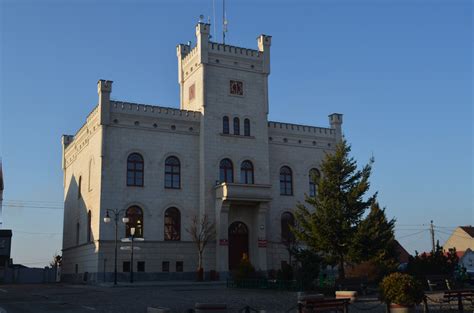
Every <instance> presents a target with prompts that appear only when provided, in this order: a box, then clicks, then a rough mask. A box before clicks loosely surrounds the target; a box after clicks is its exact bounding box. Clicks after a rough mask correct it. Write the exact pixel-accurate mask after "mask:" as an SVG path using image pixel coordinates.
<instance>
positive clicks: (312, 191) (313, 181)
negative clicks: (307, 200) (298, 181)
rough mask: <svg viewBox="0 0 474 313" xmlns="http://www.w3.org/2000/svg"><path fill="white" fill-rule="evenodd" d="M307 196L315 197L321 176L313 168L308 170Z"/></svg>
mask: <svg viewBox="0 0 474 313" xmlns="http://www.w3.org/2000/svg"><path fill="white" fill-rule="evenodd" d="M308 176H309V177H308V178H309V196H310V197H315V196H316V191H317V187H318V183H319V179H320V178H321V174H320V173H319V171H318V170H317V169H315V168H312V169H310V170H309V175H308Z"/></svg>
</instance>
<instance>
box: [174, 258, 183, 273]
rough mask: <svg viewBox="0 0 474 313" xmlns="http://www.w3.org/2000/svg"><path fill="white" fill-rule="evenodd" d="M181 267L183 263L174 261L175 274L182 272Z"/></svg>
mask: <svg viewBox="0 0 474 313" xmlns="http://www.w3.org/2000/svg"><path fill="white" fill-rule="evenodd" d="M183 267H184V266H183V261H176V272H182V271H183Z"/></svg>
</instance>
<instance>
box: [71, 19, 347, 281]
mask: <svg viewBox="0 0 474 313" xmlns="http://www.w3.org/2000/svg"><path fill="white" fill-rule="evenodd" d="M209 29H210V25H209V24H204V23H199V24H198V25H197V26H196V37H197V44H196V46H195V47H191V46H189V45H184V44H180V45H178V46H177V56H178V71H179V85H180V109H176V108H167V107H158V106H151V105H146V104H137V103H129V102H121V101H113V100H111V99H110V94H111V92H112V81H108V80H100V81H99V82H98V94H99V101H98V104H97V106H96V107H95V108H94V109H93V110H92V112H91V113H90V114H89V115H88V116H87V119H86V122H85V124H84V126H83V127H82V128H81V129H79V131H78V132H77V133H76V135H74V136H69V135H64V136H63V138H62V145H63V164H62V167H63V170H64V202H65V208H64V209H65V211H64V235H63V268H62V271H63V278H64V279H74V278H75V279H77V278H79V277H84V276H85V275H83V273H85V272H87V273H88V274H87V278H88V280H103V279H106V280H110V279H111V275H112V273H113V269H114V236H115V235H114V234H115V233H114V225H113V223H110V224H106V223H104V222H103V218H104V217H105V216H106V210H107V209H115V210H122V212H123V214H121V215H120V216H123V215H124V214H127V215H128V216H129V218H130V221H129V223H128V224H127V225H125V224H123V223H122V222H119V225H118V236H119V238H122V237H125V236H128V235H129V232H130V228H131V227H132V226H133V227H135V228H136V235H137V236H143V237H144V239H145V240H144V241H143V242H140V243H138V244H137V245H138V246H139V247H140V248H141V250H139V251H137V252H136V253H135V257H134V264H133V269H134V271H135V272H136V271H138V272H139V273H137V274H138V276H136V277H137V278H138V279H165V278H191V277H193V276H191V275H194V273H195V271H196V268H197V250H196V248H195V245H194V243H193V242H192V241H191V238H190V235H189V234H188V233H187V232H186V231H185V229H186V228H187V227H188V225H189V224H190V221H191V219H192V218H193V217H194V216H196V215H197V216H203V215H204V214H207V215H208V216H209V217H210V218H211V219H212V220H213V221H215V222H216V228H217V239H216V240H215V242H212V243H211V244H209V246H208V247H207V248H206V251H205V257H204V268H205V270H206V271H209V270H216V271H218V272H220V273H221V278H222V277H225V274H226V273H228V271H229V269H232V268H233V267H235V265H236V264H237V263H238V262H239V260H240V259H241V257H242V255H243V253H247V254H248V256H249V259H250V261H251V263H252V264H253V265H254V266H255V268H256V269H258V270H262V271H265V270H270V269H279V268H280V267H281V262H282V261H286V260H288V255H287V252H286V249H285V246H284V245H283V244H282V238H284V237H285V236H286V235H287V232H288V227H287V223H288V222H289V221H290V222H291V219H292V214H291V211H292V210H293V209H294V208H295V205H296V203H297V202H298V201H304V199H305V194H310V193H314V192H315V186H314V183H312V180H311V179H310V173H312V172H316V171H317V169H318V166H319V165H320V161H321V160H322V159H323V157H324V155H325V153H326V152H331V151H333V149H334V147H335V145H336V143H337V142H338V141H339V140H341V137H342V131H341V124H342V115H341V114H331V115H329V124H330V127H314V126H305V125H296V124H288V123H281V122H273V121H268V110H269V99H268V75H269V74H270V46H271V39H272V38H271V36H265V35H261V36H259V37H258V39H257V42H258V50H253V49H246V48H240V47H235V46H230V45H224V44H220V43H215V42H211V41H209ZM111 217H112V220H113V216H111ZM129 261H130V252H129V251H121V250H119V255H118V271H119V272H120V274H121V276H122V277H121V279H125V277H126V276H127V275H128V274H123V272H127V271H128V270H129V267H130V262H129ZM140 272H145V273H140ZM181 272H182V273H181Z"/></svg>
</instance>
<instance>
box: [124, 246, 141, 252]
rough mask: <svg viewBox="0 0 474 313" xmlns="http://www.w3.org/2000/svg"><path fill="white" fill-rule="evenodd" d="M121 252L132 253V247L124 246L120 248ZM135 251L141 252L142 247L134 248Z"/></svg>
mask: <svg viewBox="0 0 474 313" xmlns="http://www.w3.org/2000/svg"><path fill="white" fill-rule="evenodd" d="M120 250H126V251H132V246H123V247H120ZM133 250H134V251H135V250H140V247H133Z"/></svg>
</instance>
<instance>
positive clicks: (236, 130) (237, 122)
mask: <svg viewBox="0 0 474 313" xmlns="http://www.w3.org/2000/svg"><path fill="white" fill-rule="evenodd" d="M234 135H240V120H239V118H238V117H234Z"/></svg>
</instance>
